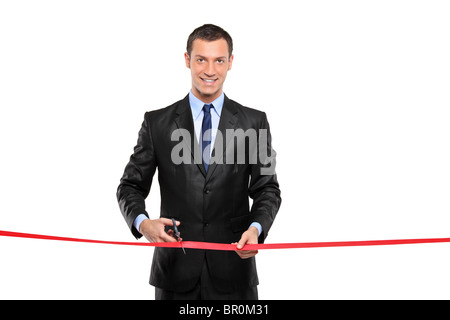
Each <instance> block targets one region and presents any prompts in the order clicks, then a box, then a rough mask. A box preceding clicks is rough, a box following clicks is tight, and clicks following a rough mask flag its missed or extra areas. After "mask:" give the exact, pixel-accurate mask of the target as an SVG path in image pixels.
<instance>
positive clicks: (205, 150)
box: [200, 104, 214, 171]
mask: <svg viewBox="0 0 450 320" xmlns="http://www.w3.org/2000/svg"><path fill="white" fill-rule="evenodd" d="M211 108H214V106H213V105H212V104H205V105H204V106H203V122H202V132H201V136H200V139H201V141H202V159H203V165H204V166H205V170H206V171H208V166H209V159H210V157H211V127H212V126H211ZM205 133H206V134H205Z"/></svg>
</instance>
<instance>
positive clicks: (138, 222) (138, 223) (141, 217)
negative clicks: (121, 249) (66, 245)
mask: <svg viewBox="0 0 450 320" xmlns="http://www.w3.org/2000/svg"><path fill="white" fill-rule="evenodd" d="M146 219H148V218H147V216H146V215H145V214H143V213H141V214H140V215H138V216H137V217H136V219H134V222H133V227H135V228H136V230H137V231H138V232H139V227H140V226H141V222H142V221H144V220H146Z"/></svg>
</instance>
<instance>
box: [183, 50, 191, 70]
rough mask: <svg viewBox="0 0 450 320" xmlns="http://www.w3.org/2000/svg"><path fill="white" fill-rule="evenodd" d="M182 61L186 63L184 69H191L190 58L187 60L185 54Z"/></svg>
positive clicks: (187, 56)
mask: <svg viewBox="0 0 450 320" xmlns="http://www.w3.org/2000/svg"><path fill="white" fill-rule="evenodd" d="M184 60H185V62H186V67H187V68H189V69H190V68H191V58H189V55H188V53H187V52H185V53H184Z"/></svg>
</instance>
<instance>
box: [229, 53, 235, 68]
mask: <svg viewBox="0 0 450 320" xmlns="http://www.w3.org/2000/svg"><path fill="white" fill-rule="evenodd" d="M233 59H234V55H233V54H232V55H231V57H230V59H229V61H228V70H231V66H232V65H233Z"/></svg>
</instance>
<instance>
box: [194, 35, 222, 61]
mask: <svg viewBox="0 0 450 320" xmlns="http://www.w3.org/2000/svg"><path fill="white" fill-rule="evenodd" d="M191 54H192V55H201V56H204V57H228V43H227V41H226V40H225V39H218V40H214V41H206V40H203V39H195V40H194V42H193V43H192V52H191Z"/></svg>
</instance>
